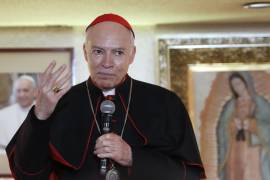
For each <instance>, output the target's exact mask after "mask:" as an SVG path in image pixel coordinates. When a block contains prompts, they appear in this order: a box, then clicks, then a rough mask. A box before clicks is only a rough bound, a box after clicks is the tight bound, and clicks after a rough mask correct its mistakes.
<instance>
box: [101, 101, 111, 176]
mask: <svg viewBox="0 0 270 180" xmlns="http://www.w3.org/2000/svg"><path fill="white" fill-rule="evenodd" d="M100 111H101V119H102V124H103V126H102V133H103V134H107V133H109V132H110V131H111V121H112V114H113V113H114V111H115V105H114V103H113V102H112V101H110V100H104V101H103V102H102V103H101V105H100ZM107 170H108V169H107V158H101V160H100V174H102V175H105V174H106V172H107Z"/></svg>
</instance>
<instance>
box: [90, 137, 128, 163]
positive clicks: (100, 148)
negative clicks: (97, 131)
mask: <svg viewBox="0 0 270 180" xmlns="http://www.w3.org/2000/svg"><path fill="white" fill-rule="evenodd" d="M94 154H96V155H97V156H98V157H99V158H109V159H112V160H114V161H115V162H117V163H118V164H121V165H122V166H128V167H130V166H132V151H131V147H130V146H129V145H128V144H127V143H126V142H125V141H124V140H123V139H122V138H121V137H120V136H118V135H117V134H114V133H108V134H104V135H102V136H100V137H99V138H98V139H97V141H96V146H95V151H94Z"/></svg>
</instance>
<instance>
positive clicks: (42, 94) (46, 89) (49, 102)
mask: <svg viewBox="0 0 270 180" xmlns="http://www.w3.org/2000/svg"><path fill="white" fill-rule="evenodd" d="M55 66H56V62H55V61H53V62H51V63H50V64H49V66H48V67H47V68H46V70H45V71H44V72H43V73H42V74H40V75H39V76H38V86H37V98H36V105H35V115H36V116H37V118H38V119H40V120H46V119H48V118H49V117H50V115H51V114H52V113H53V111H54V109H55V107H56V104H57V102H58V101H59V99H60V98H61V97H62V96H63V95H64V94H65V93H66V92H67V91H68V90H69V89H70V88H71V81H70V78H71V72H70V71H68V72H67V74H65V75H63V73H64V71H65V69H66V65H62V66H61V67H59V68H58V69H57V70H56V71H55V72H53V69H54V68H55Z"/></svg>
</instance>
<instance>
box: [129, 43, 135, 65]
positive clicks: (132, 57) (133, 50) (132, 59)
mask: <svg viewBox="0 0 270 180" xmlns="http://www.w3.org/2000/svg"><path fill="white" fill-rule="evenodd" d="M135 54H136V46H134V47H133V49H132V52H131V58H130V62H129V64H132V63H133V61H134V58H135Z"/></svg>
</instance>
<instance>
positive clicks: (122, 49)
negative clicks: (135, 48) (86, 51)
mask: <svg viewBox="0 0 270 180" xmlns="http://www.w3.org/2000/svg"><path fill="white" fill-rule="evenodd" d="M91 49H102V50H105V49H106V48H103V47H99V46H92V47H91ZM112 50H113V51H119V50H121V51H125V50H127V48H122V47H116V48H112Z"/></svg>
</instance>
